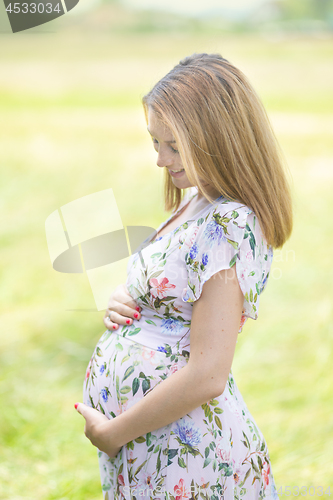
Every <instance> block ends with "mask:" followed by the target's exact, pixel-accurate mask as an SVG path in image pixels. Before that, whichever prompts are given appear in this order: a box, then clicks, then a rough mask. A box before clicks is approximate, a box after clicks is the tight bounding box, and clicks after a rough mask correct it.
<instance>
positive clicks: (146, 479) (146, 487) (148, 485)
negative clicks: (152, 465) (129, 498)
mask: <svg viewBox="0 0 333 500" xmlns="http://www.w3.org/2000/svg"><path fill="white" fill-rule="evenodd" d="M135 478H136V479H137V483H136V484H134V485H133V486H131V489H132V488H133V489H134V490H135V491H136V494H137V496H138V497H139V498H141V497H143V498H149V497H150V495H152V493H153V490H154V489H155V481H154V478H153V476H152V474H151V473H148V472H145V471H144V470H142V469H141V470H140V472H138V473H137V474H136V476H135Z"/></svg>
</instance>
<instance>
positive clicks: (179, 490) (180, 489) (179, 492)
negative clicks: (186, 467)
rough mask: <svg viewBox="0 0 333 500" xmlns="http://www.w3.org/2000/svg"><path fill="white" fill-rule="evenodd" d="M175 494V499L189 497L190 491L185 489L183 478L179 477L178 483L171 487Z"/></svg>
mask: <svg viewBox="0 0 333 500" xmlns="http://www.w3.org/2000/svg"><path fill="white" fill-rule="evenodd" d="M173 491H174V494H175V500H184V499H186V498H190V492H189V491H188V490H187V488H186V486H185V481H184V479H179V482H178V484H176V486H175V487H174V488H173Z"/></svg>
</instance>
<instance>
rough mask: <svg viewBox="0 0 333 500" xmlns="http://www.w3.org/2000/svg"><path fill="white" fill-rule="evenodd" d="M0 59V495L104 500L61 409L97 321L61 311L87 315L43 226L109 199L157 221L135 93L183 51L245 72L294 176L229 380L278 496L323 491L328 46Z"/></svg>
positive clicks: (8, 41)
mask: <svg viewBox="0 0 333 500" xmlns="http://www.w3.org/2000/svg"><path fill="white" fill-rule="evenodd" d="M1 47H2V50H1V52H0V64H1V72H0V110H1V123H2V126H1V133H0V165H1V168H0V189H1V199H0V203H1V214H2V217H1V260H0V269H1V289H0V304H1V360H0V362H1V379H0V395H1V396H0V397H1V401H0V421H1V436H0V449H1V452H0V499H3V500H7V499H8V500H19V499H30V500H97V499H101V498H102V494H101V489H100V479H99V470H98V464H97V456H96V451H95V448H93V447H92V445H91V444H90V442H89V441H88V440H87V439H86V438H85V436H84V434H83V425H84V420H83V418H82V417H81V416H80V415H78V414H77V413H76V412H75V410H74V407H73V404H74V402H76V401H81V400H82V383H83V378H84V374H85V370H86V366H87V364H88V361H89V359H90V356H91V353H92V351H93V349H94V346H95V344H96V342H97V340H98V339H99V337H100V336H101V335H102V333H103V332H104V331H105V327H104V324H103V322H102V318H103V315H104V314H103V312H97V311H96V312H95V313H94V312H90V313H88V312H87V313H83V312H81V313H80V312H70V311H67V309H75V308H86V309H94V308H95V303H94V299H93V295H92V291H91V288H90V286H89V283H88V280H87V277H86V276H85V275H75V274H60V273H57V272H55V271H54V270H53V269H52V265H51V262H50V258H49V254H48V249H47V244H46V237H45V229H44V226H45V220H46V218H47V217H48V215H49V214H50V213H51V212H53V211H54V210H56V209H57V208H58V207H60V206H62V205H64V204H66V203H68V202H70V201H72V200H75V199H77V198H80V197H82V196H85V195H87V194H91V193H94V192H97V191H100V190H103V189H107V188H110V187H112V189H113V191H114V194H115V197H116V201H117V204H118V207H119V210H120V212H121V215H122V220H123V223H124V224H125V225H135V224H143V225H151V226H153V227H157V225H159V224H160V223H161V221H162V220H164V219H165V218H166V216H167V214H165V213H164V212H163V203H162V175H161V174H162V172H160V171H159V170H160V169H158V168H157V167H156V165H155V152H154V151H153V148H152V144H151V141H150V139H149V136H148V133H147V132H146V124H145V121H144V116H143V112H142V109H141V105H140V97H141V96H142V95H143V94H144V93H145V92H146V91H148V90H149V89H150V87H151V86H152V85H153V84H154V83H155V82H156V81H157V79H159V78H160V77H162V76H163V75H164V74H165V73H166V72H167V71H169V70H170V69H171V68H172V67H173V66H174V65H175V64H176V63H177V62H178V61H179V59H181V58H183V57H184V56H186V55H188V54H191V53H193V52H219V53H221V54H222V55H223V56H224V57H226V58H227V59H229V60H230V61H231V62H233V63H234V64H236V65H238V66H239V67H240V68H241V69H242V70H243V71H244V72H245V73H246V74H247V75H248V77H249V79H250V80H251V82H252V83H253V85H254V87H255V88H256V90H257V91H258V93H259V95H260V96H261V97H262V100H263V102H264V104H265V105H266V108H267V111H268V114H269V116H270V118H271V121H272V123H273V126H274V129H275V131H276V135H277V137H278V139H279V142H280V144H281V146H282V149H283V151H284V154H285V157H286V160H287V163H288V165H289V168H290V172H291V178H292V189H293V195H294V205H295V221H294V224H295V225H294V231H293V236H292V238H291V239H290V240H289V241H288V243H287V244H286V245H285V247H284V248H283V249H282V250H280V251H276V252H275V259H274V263H273V270H272V275H271V278H270V282H269V284H268V286H267V289H266V291H265V293H264V294H263V295H262V297H261V310H260V315H259V316H260V317H259V319H258V320H257V321H256V322H254V321H251V320H249V321H248V322H247V325H246V326H245V327H244V330H243V332H242V334H241V335H240V337H239V341H238V344H237V349H236V354H235V359H234V363H233V372H234V376H235V380H236V382H237V384H238V387H239V388H240V391H241V392H242V394H243V397H244V400H245V401H246V403H247V405H248V407H249V409H250V411H251V412H252V415H253V416H254V418H255V420H256V421H257V423H258V425H259V427H260V428H261V430H262V432H263V434H264V436H265V438H266V441H267V444H268V448H269V452H270V457H271V461H272V469H273V474H274V477H275V481H276V484H277V487H278V488H279V487H281V488H282V491H284V488H285V487H286V486H293V487H297V486H298V487H299V488H301V487H302V486H305V487H307V488H309V487H310V486H314V487H315V488H316V493H315V495H316V496H317V494H318V495H321V492H320V489H319V487H323V489H324V491H325V490H326V489H327V488H328V487H329V486H331V493H333V483H332V477H333V465H332V445H333V439H332V436H333V420H332V416H331V415H332V410H333V405H332V396H331V388H332V384H333V375H332V369H331V365H332V346H333V327H332V324H333V323H332V319H333V318H332V296H333V295H332V284H331V283H332V270H331V262H330V259H331V254H330V249H331V247H332V243H333V240H332V234H333V219H332V217H331V213H332V211H333V201H332V196H331V193H332V187H333V168H332V161H333V141H332V133H333V100H332V87H333V67H332V64H331V62H332V56H333V44H332V40H329V39H327V40H325V39H307V38H293V39H289V40H282V41H279V42H274V41H272V40H270V39H267V38H262V37H259V36H257V37H255V36H253V35H251V36H250V35H238V36H231V35H230V36H228V37H223V36H222V35H221V36H219V37H218V36H216V35H214V37H209V36H208V35H197V36H194V35H179V34H170V35H165V34H164V35H158V34H152V35H144V34H142V35H136V36H130V35H126V36H121V35H117V36H111V35H103V34H100V35H98V34H95V35H94V36H90V35H89V33H88V34H85V35H84V36H79V35H74V34H73V35H70V34H61V35H60V34H44V35H40V36H38V35H31V36H29V35H24V34H21V35H20V36H13V37H11V36H3V37H2V38H1ZM156 207H157V210H156V209H155V208H156ZM111 292H112V290H110V293H111ZM294 491H295V490H294ZM281 497H283V495H281ZM323 498H328V497H327V496H325V495H324V496H323Z"/></svg>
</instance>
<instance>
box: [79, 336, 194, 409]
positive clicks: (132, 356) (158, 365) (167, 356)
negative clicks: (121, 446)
mask: <svg viewBox="0 0 333 500" xmlns="http://www.w3.org/2000/svg"><path fill="white" fill-rule="evenodd" d="M187 360H188V357H187V356H186V357H185V356H182V355H181V354H180V355H179V354H177V353H175V352H172V351H171V349H170V348H169V346H168V345H167V344H165V349H164V351H156V350H152V349H150V348H148V347H146V346H144V345H142V344H139V343H137V342H134V341H132V340H130V339H128V338H126V337H122V336H121V335H118V334H117V333H116V332H110V331H109V330H107V331H106V332H105V333H104V334H103V335H102V337H101V338H100V340H99V342H98V344H97V346H96V347H95V350H94V352H93V355H92V357H91V359H90V362H89V365H88V368H87V372H86V378H85V381H84V384H83V402H84V403H85V404H86V405H89V406H91V407H93V408H95V409H97V410H99V411H101V412H102V413H104V414H105V415H106V416H107V417H108V418H114V417H116V416H117V415H119V414H120V413H122V412H123V411H126V410H127V409H129V408H130V407H131V406H132V405H133V404H135V403H136V402H137V401H139V400H140V399H141V398H143V397H144V396H145V395H146V394H148V392H149V391H151V390H152V389H153V388H154V387H155V386H156V385H157V384H158V383H160V382H161V381H162V380H164V379H165V378H167V377H168V376H169V375H171V374H172V373H174V372H175V371H177V370H179V369H181V368H182V367H183V366H185V365H186V363H187Z"/></svg>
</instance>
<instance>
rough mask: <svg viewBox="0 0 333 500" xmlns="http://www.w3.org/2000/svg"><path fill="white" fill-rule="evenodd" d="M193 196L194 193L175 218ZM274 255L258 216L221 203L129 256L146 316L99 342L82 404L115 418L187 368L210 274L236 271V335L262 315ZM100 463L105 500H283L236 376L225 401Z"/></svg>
mask: <svg viewBox="0 0 333 500" xmlns="http://www.w3.org/2000/svg"><path fill="white" fill-rule="evenodd" d="M196 194H197V190H196V188H191V189H190V190H188V191H187V192H186V194H185V197H184V199H183V200H182V203H181V205H180V207H179V209H178V211H176V212H175V213H176V214H177V213H178V212H179V211H180V210H181V209H182V208H183V207H184V206H185V205H186V204H187V203H188V202H189V201H190V200H191V199H192V198H193V197H194V196H196ZM173 215H174V214H172V215H171V216H170V217H169V219H167V221H165V222H164V223H162V224H161V226H160V227H159V228H158V230H160V229H161V228H162V227H164V226H165V225H166V224H167V222H168V221H169V220H170V219H171V217H173ZM158 230H157V231H158ZM272 257H273V253H272V248H271V247H269V246H268V245H267V243H266V241H265V239H264V236H263V233H262V231H261V229H260V226H259V224H258V220H257V218H256V215H255V214H254V213H253V211H252V210H251V209H250V208H249V207H247V206H245V205H244V204H242V203H240V202H237V201H232V200H228V199H226V198H224V197H223V196H220V197H219V198H217V199H216V200H215V201H214V204H209V205H208V206H206V207H205V208H204V209H203V210H201V211H200V212H198V213H197V214H196V215H195V217H194V218H193V220H189V221H187V222H185V223H184V224H182V225H180V226H179V227H177V228H176V229H174V230H173V231H170V232H169V233H167V234H165V235H164V236H161V237H159V238H157V239H155V240H154V241H151V239H150V238H147V240H145V242H143V244H142V245H141V250H140V251H137V252H136V253H134V254H133V255H132V256H131V257H130V259H129V262H128V269H127V271H128V276H127V282H126V285H127V288H128V290H129V293H130V294H131V296H132V297H133V298H134V299H135V300H136V301H137V303H138V305H140V306H141V308H142V311H141V315H142V317H141V319H140V320H139V321H138V320H134V321H133V324H132V325H130V326H122V327H121V326H120V327H119V329H118V330H117V331H109V330H107V331H105V333H104V334H103V335H102V337H101V339H100V340H99V342H98V344H97V346H96V348H95V350H94V352H93V355H92V357H91V360H90V362H89V365H88V368H87V372H86V379H85V381H84V390H83V392H84V399H83V401H84V403H85V404H87V405H89V406H91V407H93V408H96V409H97V410H99V411H101V412H102V413H104V414H105V415H106V416H107V417H108V418H109V419H111V418H115V417H117V415H119V414H121V413H122V412H124V411H126V410H127V409H129V408H130V407H131V406H133V405H135V403H136V402H138V401H139V400H140V399H141V398H142V397H144V396H145V395H146V394H147V393H148V392H149V391H151V390H153V389H154V387H155V386H156V385H157V384H159V383H161V382H162V381H163V380H165V379H166V378H167V377H169V376H172V374H173V373H175V372H176V371H177V370H180V369H181V368H182V367H183V366H185V365H186V363H187V362H188V360H189V355H190V341H189V334H190V329H191V313H192V307H193V302H195V301H196V300H198V299H199V298H200V295H201V292H202V287H203V284H204V283H205V282H206V281H207V280H208V279H209V278H210V277H211V276H213V275H214V274H215V273H217V272H218V271H220V270H222V269H228V268H230V267H232V266H233V265H236V272H237V277H238V280H239V285H240V288H241V290H242V292H243V294H244V305H243V314H242V318H241V322H240V326H239V333H240V332H241V331H242V328H243V325H244V323H245V321H246V320H247V319H248V318H252V319H257V317H258V309H259V301H260V295H261V293H262V292H263V290H264V289H265V286H266V284H267V279H268V276H269V271H270V266H271V263H272ZM208 328H209V325H207V329H208ZM98 458H99V465H100V473H101V482H102V490H103V498H104V500H114V499H116V500H120V499H121V500H135V499H136V500H139V499H140V498H145V499H153V500H162V499H163V500H182V499H206V500H208V499H209V500H220V499H223V500H242V499H243V500H257V499H267V500H273V499H274V500H277V499H278V495H277V492H276V487H275V483H274V478H273V475H272V467H271V463H270V457H269V453H268V449H267V444H266V441H265V439H264V436H263V434H262V433H261V431H260V429H259V428H258V426H257V424H256V422H255V420H254V418H253V417H252V415H251V414H250V412H249V410H248V408H247V406H246V404H245V402H244V400H243V398H242V396H241V394H240V392H239V390H238V387H237V385H236V382H235V380H234V378H233V374H232V370H230V373H229V378H228V381H227V384H226V386H225V390H224V392H223V393H222V394H221V395H220V396H219V397H217V398H215V399H211V400H209V401H207V402H206V403H205V404H203V405H201V406H200V407H198V408H196V409H195V410H193V411H191V412H190V413H188V414H186V415H184V416H183V417H182V418H180V419H179V420H177V421H175V422H172V423H170V424H169V425H167V426H165V427H162V428H159V429H157V430H156V431H153V432H148V433H147V434H145V435H143V436H139V437H137V438H136V439H134V440H133V441H130V442H129V443H127V444H126V445H124V446H123V447H122V449H121V451H120V452H119V453H118V455H117V456H116V457H115V458H110V457H108V455H106V454H105V453H104V452H101V451H99V450H98Z"/></svg>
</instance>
